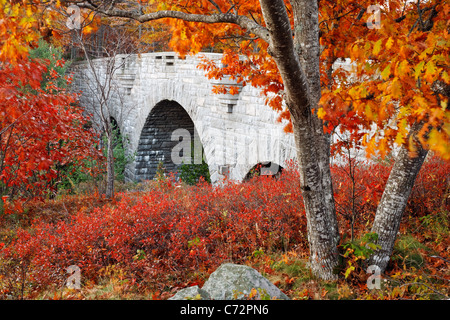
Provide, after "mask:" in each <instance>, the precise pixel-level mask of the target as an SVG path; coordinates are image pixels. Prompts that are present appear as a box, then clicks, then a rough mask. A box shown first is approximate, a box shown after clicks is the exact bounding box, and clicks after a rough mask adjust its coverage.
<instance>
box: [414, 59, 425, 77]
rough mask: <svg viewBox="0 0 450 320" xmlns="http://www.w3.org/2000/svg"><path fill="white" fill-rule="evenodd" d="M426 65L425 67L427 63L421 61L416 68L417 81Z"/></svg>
mask: <svg viewBox="0 0 450 320" xmlns="http://www.w3.org/2000/svg"><path fill="white" fill-rule="evenodd" d="M424 65H425V61H420V62H419V63H418V64H417V65H416V67H415V68H414V76H415V78H416V79H417V78H419V76H420V74H421V72H422V69H423V66H424Z"/></svg>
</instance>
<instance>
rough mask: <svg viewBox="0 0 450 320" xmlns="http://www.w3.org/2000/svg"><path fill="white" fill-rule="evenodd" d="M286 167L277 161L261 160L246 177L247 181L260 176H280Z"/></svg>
mask: <svg viewBox="0 0 450 320" xmlns="http://www.w3.org/2000/svg"><path fill="white" fill-rule="evenodd" d="M283 170H284V168H283V167H282V166H280V165H278V164H276V163H275V162H270V161H267V162H260V163H258V164H256V165H255V166H253V167H252V168H251V169H250V170H249V172H248V173H247V174H246V175H245V177H244V180H243V181H244V182H245V181H250V180H251V179H253V178H255V177H259V176H271V177H273V178H279V177H280V176H281V174H282V173H283Z"/></svg>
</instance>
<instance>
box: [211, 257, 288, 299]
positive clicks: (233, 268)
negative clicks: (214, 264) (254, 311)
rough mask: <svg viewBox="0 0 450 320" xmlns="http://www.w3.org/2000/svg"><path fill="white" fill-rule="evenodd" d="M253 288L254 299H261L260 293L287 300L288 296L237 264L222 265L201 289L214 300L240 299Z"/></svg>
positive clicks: (257, 273)
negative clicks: (255, 293)
mask: <svg viewBox="0 0 450 320" xmlns="http://www.w3.org/2000/svg"><path fill="white" fill-rule="evenodd" d="M253 288H255V289H257V291H258V295H257V296H256V298H261V293H262V294H263V295H268V296H270V298H274V297H275V298H276V299H283V300H289V298H288V296H286V295H285V294H284V293H283V292H281V290H280V289H278V288H277V287H276V286H275V285H274V284H273V283H272V282H270V281H269V280H267V279H266V278H265V277H263V276H262V275H261V274H260V273H259V272H258V271H256V270H255V269H253V268H251V267H248V266H244V265H239V264H232V263H225V264H222V265H221V266H220V267H219V268H218V269H217V270H216V271H214V272H213V273H212V274H211V275H210V277H209V279H208V281H206V282H205V284H204V285H203V287H202V289H203V290H205V291H207V292H208V293H209V294H210V296H211V298H212V299H214V300H231V299H242V298H245V297H246V296H248V295H249V294H250V292H251V290H252V289H253Z"/></svg>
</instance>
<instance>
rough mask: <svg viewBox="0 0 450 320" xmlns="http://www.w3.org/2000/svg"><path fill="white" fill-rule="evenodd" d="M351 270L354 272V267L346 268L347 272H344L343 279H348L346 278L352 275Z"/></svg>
mask: <svg viewBox="0 0 450 320" xmlns="http://www.w3.org/2000/svg"><path fill="white" fill-rule="evenodd" d="M353 270H355V267H354V266H350V267H348V268H347V270H345V279H347V278H348V276H349V275H350V273H352V271H353Z"/></svg>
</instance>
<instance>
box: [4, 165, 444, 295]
mask: <svg viewBox="0 0 450 320" xmlns="http://www.w3.org/2000/svg"><path fill="white" fill-rule="evenodd" d="M389 169H390V168H389V167H385V166H383V165H381V164H375V165H371V166H366V167H364V168H361V170H360V171H358V175H359V176H358V177H357V179H358V188H359V189H358V190H359V192H358V193H357V198H356V199H353V200H354V201H352V202H354V203H356V204H357V206H354V207H353V208H351V209H350V208H347V207H346V205H345V203H349V201H350V200H349V198H348V197H349V196H350V193H349V192H348V185H349V183H350V181H349V179H348V177H346V176H345V174H344V173H343V172H345V171H344V170H339V169H338V168H333V172H334V179H335V180H334V181H333V183H334V189H335V199H336V202H337V208H338V221H339V227H340V233H341V239H342V241H341V244H340V252H341V259H342V264H341V267H340V269H339V270H336V272H338V273H339V274H340V278H339V280H338V281H336V282H324V281H320V280H318V279H316V278H314V277H313V276H312V275H311V273H310V270H309V264H308V242H307V234H306V218H305V214H304V208H303V204H302V198H301V194H300V187H299V177H298V173H297V172H296V171H295V170H292V169H289V168H288V169H287V170H284V173H283V174H282V175H281V177H279V178H277V179H272V178H270V177H266V176H262V177H257V178H254V179H251V180H250V181H248V182H245V183H240V184H238V183H233V182H229V183H228V184H225V185H224V186H223V187H220V188H219V187H213V186H211V185H210V184H208V183H205V182H200V183H199V184H197V185H194V186H189V185H186V184H182V183H178V182H175V181H174V180H172V179H169V178H167V179H161V180H158V181H147V182H145V183H142V184H139V185H137V184H122V189H121V191H122V192H119V193H118V194H117V196H116V197H115V199H114V200H110V201H107V200H105V199H103V198H102V197H101V196H99V195H98V194H95V193H92V192H91V193H88V194H83V193H80V194H78V195H58V196H57V197H55V198H54V199H51V200H46V201H35V202H29V203H28V205H27V207H26V208H25V211H24V212H22V213H13V214H8V215H6V214H3V215H1V216H0V222H1V227H0V298H1V299H167V298H168V297H170V296H171V295H173V294H174V293H175V292H176V291H177V290H179V289H181V288H184V287H187V286H191V285H199V286H202V285H203V283H204V282H205V281H206V279H207V278H208V276H209V274H211V272H213V271H214V270H215V269H216V268H217V267H218V266H219V265H220V264H221V263H223V262H234V263H241V264H246V265H249V266H252V267H254V268H255V269H257V270H258V271H259V272H261V273H262V274H263V275H265V276H266V277H267V278H268V279H270V280H271V281H272V282H273V283H275V284H276V285H277V286H278V287H279V288H280V289H282V290H283V291H284V292H285V293H286V294H287V295H288V296H289V297H290V298H292V299H443V298H447V297H448V296H449V295H450V292H449V285H448V284H449V281H450V273H449V263H450V262H449V260H450V257H449V254H450V252H449V249H448V248H449V244H450V241H449V240H450V239H449V232H448V231H449V230H448V212H449V211H448V209H449V203H448V194H447V192H448V177H447V176H446V175H445V174H443V172H448V171H449V164H445V163H443V162H440V161H439V160H436V159H432V160H429V161H428V162H427V163H425V164H424V167H423V168H422V171H421V173H420V175H419V177H418V179H417V183H416V187H415V188H414V190H413V193H412V196H411V198H410V200H409V202H408V207H407V210H406V212H405V215H404V218H403V222H402V224H401V229H400V234H399V236H398V239H397V242H396V246H395V249H394V252H393V254H392V259H391V261H390V264H389V266H388V269H387V271H386V273H385V274H384V275H382V277H381V279H379V280H380V287H379V288H377V289H369V288H368V286H367V280H368V278H369V276H370V275H371V274H370V273H368V272H367V266H366V264H365V260H366V258H367V257H368V255H369V254H370V253H371V250H373V249H375V247H374V246H373V245H372V244H373V243H374V242H375V241H374V240H375V238H374V237H376V235H373V234H370V226H371V222H372V221H373V217H374V213H375V209H376V206H377V204H378V201H379V200H380V198H381V194H382V190H383V186H384V184H385V180H386V179H387V176H388V174H389ZM355 208H357V210H358V211H357V215H356V216H354V218H353V219H348V217H349V215H348V214H349V212H350V211H348V212H346V210H352V211H351V212H352V213H355V212H356V211H355ZM71 265H76V266H78V267H79V268H80V276H81V284H80V288H79V289H69V288H68V287H67V279H68V277H69V276H70V274H68V273H67V267H69V266H71Z"/></svg>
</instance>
